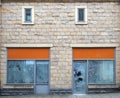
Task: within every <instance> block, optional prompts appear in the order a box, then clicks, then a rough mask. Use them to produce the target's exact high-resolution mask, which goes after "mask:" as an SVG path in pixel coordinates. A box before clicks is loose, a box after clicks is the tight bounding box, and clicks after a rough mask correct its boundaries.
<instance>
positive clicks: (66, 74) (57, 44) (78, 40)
mask: <svg viewBox="0 0 120 98" xmlns="http://www.w3.org/2000/svg"><path fill="white" fill-rule="evenodd" d="M22 6H34V12H35V23H34V24H33V25H23V24H22ZM75 6H87V10H88V23H87V24H86V25H76V24H75ZM0 35H1V56H0V60H1V85H2V88H19V87H20V88H30V87H32V86H15V85H14V86H13V85H6V74H7V72H6V71H7V69H6V68H7V46H6V45H9V46H10V45H11V47H12V46H14V47H16V46H17V45H21V44H25V45H27V44H52V45H53V46H52V47H51V48H50V63H51V65H50V88H51V89H54V88H57V89H71V88H72V47H71V45H74V44H86V45H87V44H91V45H92V44H95V45H98V44H103V45H104V44H116V45H117V46H116V84H117V85H112V86H111V85H107V86H106V87H108V88H109V87H119V86H120V78H119V77H120V46H119V45H120V5H119V3H118V2H101V3H99V2H92V3H85V2H82V3H79V2H76V3H44V2H42V3H41V2H29V3H28V2H11V3H7V2H3V3H2V32H1V34H0ZM89 87H91V88H94V87H96V88H101V87H105V86H95V85H94V86H89Z"/></svg>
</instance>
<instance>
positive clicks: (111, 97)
mask: <svg viewBox="0 0 120 98" xmlns="http://www.w3.org/2000/svg"><path fill="white" fill-rule="evenodd" d="M0 98H120V93H106V94H85V95H70V94H69V95H66V94H65V95H26V96H25V95H24V96H0Z"/></svg>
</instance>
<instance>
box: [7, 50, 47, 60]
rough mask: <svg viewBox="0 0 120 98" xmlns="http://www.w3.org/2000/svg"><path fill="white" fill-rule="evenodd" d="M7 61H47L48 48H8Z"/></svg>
mask: <svg viewBox="0 0 120 98" xmlns="http://www.w3.org/2000/svg"><path fill="white" fill-rule="evenodd" d="M8 59H49V48H8Z"/></svg>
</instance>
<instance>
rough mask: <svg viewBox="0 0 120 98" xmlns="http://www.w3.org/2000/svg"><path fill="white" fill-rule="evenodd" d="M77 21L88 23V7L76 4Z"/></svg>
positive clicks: (78, 22)
mask: <svg viewBox="0 0 120 98" xmlns="http://www.w3.org/2000/svg"><path fill="white" fill-rule="evenodd" d="M75 15H76V16H75V22H76V24H87V7H86V6H76V11H75Z"/></svg>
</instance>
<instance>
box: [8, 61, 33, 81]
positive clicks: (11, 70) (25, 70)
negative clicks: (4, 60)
mask: <svg viewBox="0 0 120 98" xmlns="http://www.w3.org/2000/svg"><path fill="white" fill-rule="evenodd" d="M33 67H34V66H33V64H32V63H31V62H29V61H27V62H26V61H18V60H17V61H8V79H7V81H8V83H33V73H34V72H33V71H34V69H33Z"/></svg>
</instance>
